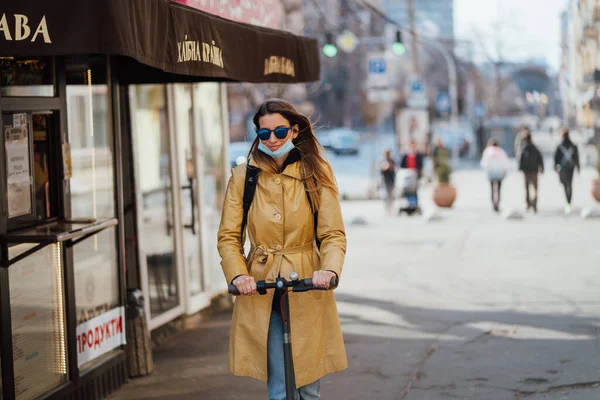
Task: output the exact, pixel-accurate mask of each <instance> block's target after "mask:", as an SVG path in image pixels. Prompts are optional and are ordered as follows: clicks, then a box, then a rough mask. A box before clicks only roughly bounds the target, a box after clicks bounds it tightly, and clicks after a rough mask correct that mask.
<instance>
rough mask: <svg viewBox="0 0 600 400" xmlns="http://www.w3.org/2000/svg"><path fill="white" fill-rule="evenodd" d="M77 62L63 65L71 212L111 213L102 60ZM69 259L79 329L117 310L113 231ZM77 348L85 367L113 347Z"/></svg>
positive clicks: (96, 216) (110, 144) (112, 202)
mask: <svg viewBox="0 0 600 400" xmlns="http://www.w3.org/2000/svg"><path fill="white" fill-rule="evenodd" d="M76 61H77V62H74V61H73V62H72V63H67V66H66V68H67V71H68V74H69V77H68V82H69V84H68V85H67V116H68V133H69V147H70V154H71V171H72V172H71V179H70V189H71V190H70V195H71V216H72V218H92V219H102V218H110V217H114V216H115V214H116V213H115V189H114V151H113V137H112V131H111V129H110V119H109V118H110V115H109V113H108V110H109V107H108V102H109V97H108V86H107V85H106V84H104V83H103V80H104V76H105V71H104V68H105V64H104V63H102V62H100V61H101V60H100V61H98V60H86V59H83V60H82V59H78V60H76ZM96 76H99V79H98V83H96V82H97V81H96ZM73 262H74V266H73V268H74V271H75V304H76V312H77V326H78V330H87V326H88V325H90V324H92V323H96V321H100V322H99V323H101V322H102V321H103V320H104V319H107V320H112V319H114V318H115V315H120V314H121V311H120V310H121V309H120V307H119V303H120V302H119V269H118V257H117V241H116V230H115V229H114V228H111V229H106V230H104V231H102V232H100V233H97V234H95V235H94V236H92V237H91V238H89V239H87V240H85V241H82V242H81V243H78V244H77V245H76V246H74V247H73ZM90 321H91V322H90ZM105 322H106V321H104V323H105ZM115 343H116V342H115ZM81 348H83V351H80V352H78V356H79V357H78V358H79V366H80V368H82V369H85V368H87V367H89V366H91V365H92V364H93V361H94V360H95V359H97V358H98V357H100V356H102V355H103V354H106V353H107V352H110V351H112V350H113V349H114V348H115V346H114V345H112V344H111V345H106V346H104V344H103V347H102V348H101V349H100V351H93V350H94V348H92V349H90V348H89V347H85V346H84V347H80V349H81Z"/></svg>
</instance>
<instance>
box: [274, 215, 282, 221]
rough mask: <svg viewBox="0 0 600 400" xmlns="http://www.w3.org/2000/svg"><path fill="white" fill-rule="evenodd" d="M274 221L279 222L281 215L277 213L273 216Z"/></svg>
mask: <svg viewBox="0 0 600 400" xmlns="http://www.w3.org/2000/svg"><path fill="white" fill-rule="evenodd" d="M275 219H276V220H277V221H281V214H279V213H277V214H275Z"/></svg>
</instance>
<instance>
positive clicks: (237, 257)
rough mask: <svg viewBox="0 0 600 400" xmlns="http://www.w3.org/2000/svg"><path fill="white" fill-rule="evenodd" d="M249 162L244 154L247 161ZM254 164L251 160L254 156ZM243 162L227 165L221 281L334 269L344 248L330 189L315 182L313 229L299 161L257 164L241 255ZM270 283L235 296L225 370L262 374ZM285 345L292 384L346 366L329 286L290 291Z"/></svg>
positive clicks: (264, 370) (220, 239)
mask: <svg viewBox="0 0 600 400" xmlns="http://www.w3.org/2000/svg"><path fill="white" fill-rule="evenodd" d="M250 162H251V164H252V161H250ZM254 165H255V164H254ZM245 176H246V165H245V164H243V165H240V166H237V167H235V168H234V169H233V172H232V176H231V178H230V180H229V184H228V186H227V193H226V195H225V201H224V204H223V215H222V219H221V225H220V228H219V234H218V248H219V254H220V255H221V258H222V262H221V265H222V267H223V272H224V274H225V278H226V280H227V283H228V284H229V283H231V281H232V280H233V279H234V278H235V277H237V276H238V275H242V274H249V275H251V276H253V277H254V279H256V280H257V281H258V280H263V279H264V280H266V281H274V280H275V279H276V278H277V277H278V276H281V277H284V278H286V279H289V276H290V273H291V272H293V271H295V272H297V273H298V275H299V277H300V279H303V278H311V277H312V274H313V272H314V271H316V270H318V269H325V270H332V271H335V272H336V273H337V274H338V276H339V277H341V272H342V266H343V263H344V256H345V253H346V235H345V230H344V224H343V221H342V215H341V210H340V203H339V200H338V198H337V196H336V194H335V193H334V192H333V191H332V190H331V189H328V188H321V189H320V192H319V196H320V201H321V203H320V211H319V221H318V226H317V235H318V237H319V239H320V240H321V248H320V255H319V251H318V250H317V247H316V245H315V244H314V241H313V239H314V222H313V215H312V212H311V209H310V203H309V202H308V199H307V196H306V192H305V190H304V184H303V182H302V179H301V167H300V162H296V163H292V164H290V165H288V166H287V167H286V168H285V170H284V171H283V172H282V173H281V174H272V173H268V172H264V171H261V172H260V174H259V177H258V186H257V188H256V194H255V197H254V200H253V202H252V206H251V207H250V211H249V213H248V235H249V239H250V243H251V244H252V250H251V251H250V253H249V255H248V259H247V260H246V259H245V258H244V256H243V251H242V247H241V246H240V230H241V223H242V216H243V209H242V197H243V192H244V181H245ZM273 295H274V294H273V291H272V290H269V291H268V292H267V294H266V295H259V294H256V295H253V296H239V297H238V298H237V299H236V302H235V306H234V311H233V323H232V327H231V339H230V343H229V370H230V371H231V372H232V373H233V374H234V375H238V376H249V377H253V378H256V379H259V380H261V381H263V382H264V383H266V382H267V379H268V374H267V338H268V330H269V319H270V316H271V306H272V300H273ZM289 296H290V299H289V300H290V315H291V318H290V319H291V333H292V353H293V359H294V371H295V376H296V386H297V387H302V386H305V385H308V384H311V383H313V382H315V381H316V380H317V379H320V378H321V377H323V376H324V375H326V374H329V373H332V372H337V371H341V370H343V369H345V368H347V366H348V362H347V360H346V351H345V349H344V341H343V338H342V332H341V327H340V322H339V318H338V312H337V306H336V303H335V297H334V295H333V291H310V292H304V293H302V292H301V293H290V295H289Z"/></svg>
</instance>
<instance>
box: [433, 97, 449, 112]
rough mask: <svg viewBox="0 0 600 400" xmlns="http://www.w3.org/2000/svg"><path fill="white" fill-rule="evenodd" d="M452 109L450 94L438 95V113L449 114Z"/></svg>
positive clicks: (436, 106) (436, 107)
mask: <svg viewBox="0 0 600 400" xmlns="http://www.w3.org/2000/svg"><path fill="white" fill-rule="evenodd" d="M450 107H451V106H450V96H449V95H448V93H438V95H437V99H436V101H435V109H436V110H437V112H439V113H440V114H444V113H449V112H450Z"/></svg>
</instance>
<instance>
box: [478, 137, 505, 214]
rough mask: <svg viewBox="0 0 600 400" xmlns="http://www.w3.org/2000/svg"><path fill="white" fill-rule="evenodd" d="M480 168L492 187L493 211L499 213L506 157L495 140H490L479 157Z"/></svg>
mask: <svg viewBox="0 0 600 400" xmlns="http://www.w3.org/2000/svg"><path fill="white" fill-rule="evenodd" d="M481 166H482V167H483V168H484V169H485V170H486V172H487V175H488V179H489V180H490V184H491V187H492V205H493V207H494V211H496V212H499V211H500V188H501V186H502V180H503V179H504V177H505V176H506V172H507V169H508V156H507V155H506V152H505V151H504V150H502V148H501V147H500V146H498V141H497V140H496V139H490V140H489V141H488V145H487V147H486V149H485V150H484V152H483V155H482V157H481Z"/></svg>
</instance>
